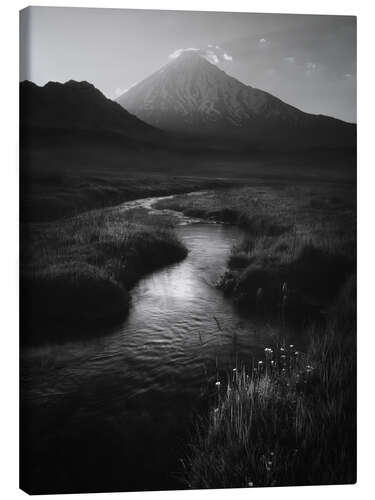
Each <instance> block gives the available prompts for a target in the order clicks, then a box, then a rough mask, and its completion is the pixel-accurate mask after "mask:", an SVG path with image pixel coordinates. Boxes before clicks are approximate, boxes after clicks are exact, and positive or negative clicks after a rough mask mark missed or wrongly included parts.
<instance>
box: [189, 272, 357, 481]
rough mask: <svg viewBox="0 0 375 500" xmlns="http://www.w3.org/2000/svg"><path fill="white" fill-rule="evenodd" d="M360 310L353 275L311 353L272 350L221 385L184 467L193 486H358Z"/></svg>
mask: <svg viewBox="0 0 375 500" xmlns="http://www.w3.org/2000/svg"><path fill="white" fill-rule="evenodd" d="M355 310H356V304H355V282H354V278H353V277H352V278H350V279H349V281H348V282H347V284H346V285H345V287H344V289H343V290H342V292H341V294H340V296H339V299H338V301H337V302H336V304H335V306H334V307H333V308H332V310H331V312H330V317H329V320H328V322H327V325H326V328H325V329H324V331H315V332H313V335H312V341H311V345H310V347H309V349H308V350H307V352H306V354H302V353H300V352H299V351H298V350H297V349H296V347H295V346H293V345H275V346H273V347H266V348H265V356H264V359H262V360H259V361H258V362H256V363H255V364H254V363H249V365H248V366H242V367H241V368H239V369H237V368H234V369H233V372H232V375H231V376H230V377H229V379H228V380H227V382H224V381H223V382H221V381H220V380H218V381H217V382H216V389H217V388H219V391H218V392H217V394H216V396H213V407H212V409H211V411H210V413H209V417H208V418H207V420H206V421H204V422H203V423H201V424H200V425H199V426H198V428H197V432H196V435H195V436H194V438H193V444H192V446H191V454H190V456H189V457H188V459H187V460H186V462H185V469H186V476H185V479H186V482H187V484H188V486H189V487H191V488H228V487H252V486H255V487H256V486H286V485H314V484H338V483H354V482H355V481H356V371H355V370H356V362H355V361H356V359H355V358H356V349H355V322H356V319H355V318H356V316H355Z"/></svg>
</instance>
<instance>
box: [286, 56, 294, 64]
mask: <svg viewBox="0 0 375 500" xmlns="http://www.w3.org/2000/svg"><path fill="white" fill-rule="evenodd" d="M285 60H286V62H288V63H289V64H294V63H295V62H296V58H295V57H291V56H289V57H286V58H285Z"/></svg>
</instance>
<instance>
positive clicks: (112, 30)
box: [20, 7, 356, 122]
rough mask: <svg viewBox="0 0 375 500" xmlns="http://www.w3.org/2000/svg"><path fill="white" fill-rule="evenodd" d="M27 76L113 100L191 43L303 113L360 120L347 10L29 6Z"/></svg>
mask: <svg viewBox="0 0 375 500" xmlns="http://www.w3.org/2000/svg"><path fill="white" fill-rule="evenodd" d="M20 26H21V30H20V31H21V60H20V65H21V66H20V78H21V80H25V79H27V80H31V81H33V82H34V83H36V84H38V85H44V84H45V83H47V82H48V81H58V82H65V81H68V80H71V79H73V80H77V81H82V80H86V81H88V82H90V83H93V84H94V85H95V86H96V87H97V88H98V89H99V90H101V91H102V92H103V93H104V94H105V95H106V96H107V97H109V98H110V99H115V98H116V97H117V96H119V95H120V94H121V93H122V92H124V91H126V90H127V89H129V88H130V87H131V86H132V85H134V84H136V83H137V82H140V81H141V80H143V79H144V78H146V77H147V76H149V75H150V74H151V73H153V72H154V71H156V70H158V69H159V68H160V67H161V66H163V65H165V64H167V63H168V62H169V61H170V60H171V59H172V58H174V57H178V55H179V54H180V53H181V52H182V51H183V50H186V49H196V50H198V51H199V53H201V54H202V55H205V56H206V57H207V59H208V60H210V62H212V63H213V64H216V65H217V66H219V67H220V68H221V69H223V70H224V71H225V72H226V73H228V74H229V75H231V76H233V77H235V78H237V79H238V80H240V81H242V82H243V83H245V84H246V85H251V86H252V87H257V88H260V89H262V90H265V91H267V92H270V93H271V94H273V95H275V96H277V97H279V98H280V99H282V100H284V101H285V102H287V103H289V104H292V105H293V106H296V107H297V108H299V109H302V110H303V111H306V112H309V113H316V114H325V115H329V116H334V117H336V118H340V119H342V120H345V121H349V122H356V19H355V18H354V17H348V16H314V15H310V16H308V15H294V14H250V13H221V12H183V11H180V12H178V11H150V10H126V9H89V8H66V7H31V8H28V9H26V10H24V11H23V12H22V13H21V20H20Z"/></svg>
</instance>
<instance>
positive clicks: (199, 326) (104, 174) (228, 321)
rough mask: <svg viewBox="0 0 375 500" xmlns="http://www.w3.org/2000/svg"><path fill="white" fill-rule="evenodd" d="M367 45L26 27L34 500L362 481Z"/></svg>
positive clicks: (344, 35)
mask: <svg viewBox="0 0 375 500" xmlns="http://www.w3.org/2000/svg"><path fill="white" fill-rule="evenodd" d="M224 21H225V22H224ZM68 28H69V34H70V38H69V39H67V38H66V36H65V35H66V32H67V31H66V30H67V29H68ZM140 33H142V36H140ZM136 41H137V45H136V44H135V42H136ZM355 43H356V24H355V19H354V18H350V17H344V16H342V17H341V16H332V17H330V16H298V15H276V14H275V15H273V14H264V15H260V14H231V13H207V12H205V13H199V12H169V11H130V10H129V11H127V10H109V9H108V10H107V9H73V8H46V7H32V8H28V9H25V10H24V11H22V12H21V82H20V200H21V201H20V219H21V226H20V227H21V230H20V231H21V234H20V237H21V263H20V274H21V283H20V303H21V316H20V340H21V357H20V364H21V387H20V406H21V415H20V421H21V425H20V439H21V447H20V450H21V453H20V455H21V464H20V484H21V488H22V489H23V490H25V491H26V492H28V493H33V494H46V493H54V494H56V493H83V492H104V491H107V492H108V491H144V490H173V489H187V488H230V487H246V488H249V487H263V486H286V485H322V484H349V483H354V482H355V481H356V252H355V249H356V123H355V122H356V117H355V108H356V104H355V84H356V76H355V72H356V59H355V52H356V48H355ZM182 44H183V45H182ZM52 54H53V56H52ZM120 80H121V81H120Z"/></svg>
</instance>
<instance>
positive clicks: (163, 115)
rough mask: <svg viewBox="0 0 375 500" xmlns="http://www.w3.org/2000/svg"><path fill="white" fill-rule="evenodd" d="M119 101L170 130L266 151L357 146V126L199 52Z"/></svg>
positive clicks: (183, 57)
mask: <svg viewBox="0 0 375 500" xmlns="http://www.w3.org/2000/svg"><path fill="white" fill-rule="evenodd" d="M117 102H118V103H119V104H121V106H123V107H124V108H126V109H127V110H128V111H130V112H131V113H134V114H135V115H136V116H138V118H140V119H141V120H143V121H145V122H146V123H149V124H151V125H154V126H156V127H159V128H161V129H163V130H166V131H169V132H180V133H188V134H193V135H210V136H219V137H223V138H224V137H225V138H230V139H238V140H241V141H246V142H247V143H248V144H249V145H254V146H258V147H260V148H266V147H269V146H276V147H282V148H285V149H299V148H307V147H341V146H354V144H355V130H356V127H355V125H352V124H348V123H345V122H342V121H340V120H336V119H334V118H329V117H326V116H322V115H311V114H308V113H304V112H302V111H300V110H299V109H297V108H295V107H293V106H290V105H288V104H286V103H285V102H283V101H281V100H280V99H278V98H276V97H274V96H272V95H271V94H269V93H267V92H264V91H262V90H259V89H255V88H253V87H250V86H247V85H244V84H243V83H241V82H240V81H238V80H236V79H235V78H233V77H231V76H229V75H227V74H226V73H225V72H224V71H222V70H220V69H219V68H218V67H217V66H215V65H213V64H211V63H209V62H208V61H207V60H206V59H204V58H203V57H201V56H200V55H198V54H196V53H194V52H185V53H183V54H182V55H181V56H179V57H178V58H177V59H175V60H173V61H172V62H170V63H168V64H167V65H166V66H164V67H163V68H161V69H160V70H158V71H157V72H155V73H154V74H152V75H151V76H150V77H148V78H146V79H145V80H143V81H142V82H140V83H139V84H137V85H135V86H133V87H132V88H130V89H129V90H128V91H127V92H126V93H124V94H122V95H121V96H120V97H119V98H118V99H117Z"/></svg>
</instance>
